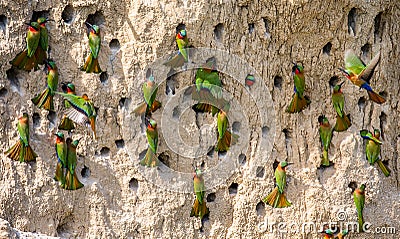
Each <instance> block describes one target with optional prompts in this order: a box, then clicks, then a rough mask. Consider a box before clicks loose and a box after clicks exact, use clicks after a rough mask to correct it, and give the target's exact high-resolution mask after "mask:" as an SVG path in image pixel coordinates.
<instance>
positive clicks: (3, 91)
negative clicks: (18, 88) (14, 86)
mask: <svg viewBox="0 0 400 239" xmlns="http://www.w3.org/2000/svg"><path fill="white" fill-rule="evenodd" d="M7 93H8V90H7V89H6V88H4V87H3V88H1V89H0V97H5V96H6V95H7Z"/></svg>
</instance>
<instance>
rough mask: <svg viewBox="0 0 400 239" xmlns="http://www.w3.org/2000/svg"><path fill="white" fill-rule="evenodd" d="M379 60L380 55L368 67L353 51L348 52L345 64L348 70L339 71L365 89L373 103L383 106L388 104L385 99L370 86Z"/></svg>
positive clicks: (345, 54) (345, 55) (345, 56)
mask: <svg viewBox="0 0 400 239" xmlns="http://www.w3.org/2000/svg"><path fill="white" fill-rule="evenodd" d="M379 60H380V54H379V53H378V54H377V55H376V56H374V58H372V60H371V61H370V63H369V64H368V65H367V66H366V65H365V64H364V63H363V62H362V61H361V60H360V58H358V57H357V56H356V54H354V52H353V51H352V50H347V51H346V52H345V53H344V63H345V68H346V69H342V68H339V70H340V71H342V72H343V75H344V76H345V77H346V78H347V79H349V80H350V81H351V82H352V83H353V84H354V85H356V86H358V87H360V88H363V89H365V90H366V91H367V92H368V95H369V98H370V99H371V100H372V101H374V102H375V103H378V104H382V103H385V102H386V100H385V98H383V97H382V96H380V95H379V94H378V93H376V92H375V91H374V90H373V89H372V88H371V86H370V85H369V81H370V79H371V77H372V75H373V74H374V70H375V67H376V66H377V64H378V63H379Z"/></svg>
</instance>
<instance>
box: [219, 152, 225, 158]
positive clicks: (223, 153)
mask: <svg viewBox="0 0 400 239" xmlns="http://www.w3.org/2000/svg"><path fill="white" fill-rule="evenodd" d="M225 156H226V152H218V158H219V159H223V158H225Z"/></svg>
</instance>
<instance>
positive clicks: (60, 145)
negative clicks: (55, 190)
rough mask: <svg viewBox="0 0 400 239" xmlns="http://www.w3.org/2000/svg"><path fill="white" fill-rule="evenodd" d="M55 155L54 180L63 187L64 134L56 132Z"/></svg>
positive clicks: (65, 154) (65, 146)
mask: <svg viewBox="0 0 400 239" xmlns="http://www.w3.org/2000/svg"><path fill="white" fill-rule="evenodd" d="M55 135H56V156H57V166H56V174H55V176H54V180H56V181H58V182H59V183H60V187H62V188H64V187H65V172H64V171H65V169H66V168H67V144H66V143H65V138H64V134H63V133H61V132H57V133H56V134H55Z"/></svg>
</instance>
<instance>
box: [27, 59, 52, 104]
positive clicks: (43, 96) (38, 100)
mask: <svg viewBox="0 0 400 239" xmlns="http://www.w3.org/2000/svg"><path fill="white" fill-rule="evenodd" d="M46 66H47V70H48V74H47V87H46V89H45V90H44V91H43V92H42V93H40V94H39V95H37V96H36V97H35V98H33V99H32V102H33V104H35V105H36V106H37V107H39V108H43V109H45V110H48V111H54V102H53V97H54V94H55V92H56V90H57V87H58V69H57V66H56V64H55V63H54V61H52V60H48V61H46Z"/></svg>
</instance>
